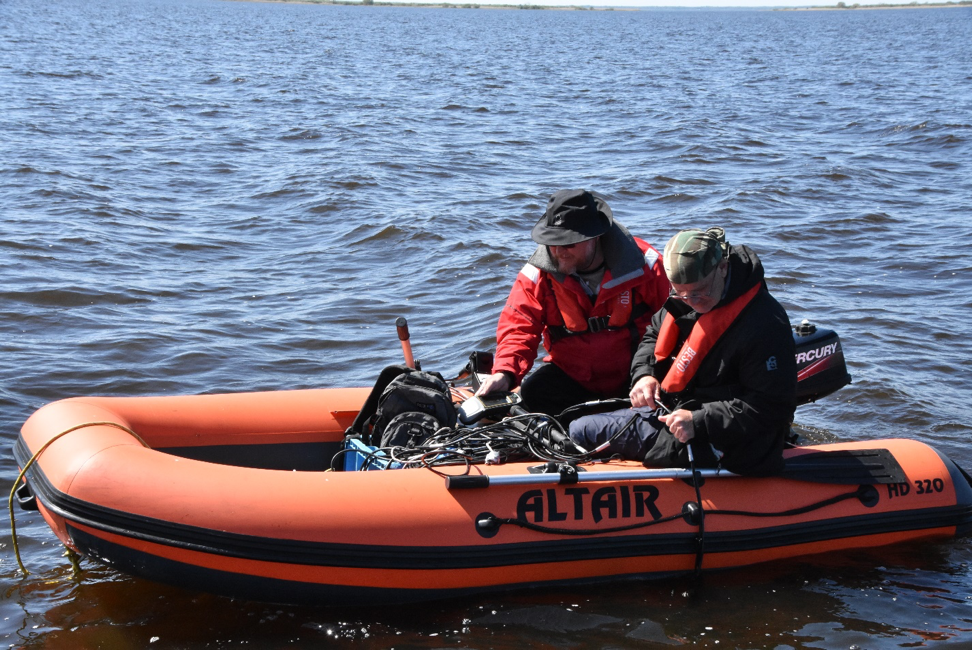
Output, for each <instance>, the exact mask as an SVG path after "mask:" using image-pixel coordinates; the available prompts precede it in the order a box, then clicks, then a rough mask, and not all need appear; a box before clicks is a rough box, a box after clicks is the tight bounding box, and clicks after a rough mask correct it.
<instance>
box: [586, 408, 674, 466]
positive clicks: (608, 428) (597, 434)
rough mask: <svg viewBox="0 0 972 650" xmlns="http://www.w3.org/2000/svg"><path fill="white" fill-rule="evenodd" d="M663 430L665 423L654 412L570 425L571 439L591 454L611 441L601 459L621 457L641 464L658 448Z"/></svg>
mask: <svg viewBox="0 0 972 650" xmlns="http://www.w3.org/2000/svg"><path fill="white" fill-rule="evenodd" d="M660 428H661V423H660V422H659V421H658V420H657V418H656V417H655V416H654V413H653V412H652V411H649V410H646V409H622V410H620V411H611V412H609V413H597V414H595V415H585V416H584V417H581V418H578V419H576V420H574V421H573V422H571V423H570V439H571V440H573V441H574V442H575V443H577V444H578V445H580V446H582V447H584V448H585V449H587V450H588V451H593V450H594V449H597V448H598V447H600V446H601V445H603V444H605V443H607V442H608V441H610V445H609V446H608V447H607V448H606V449H604V450H603V451H602V452H601V453H600V454H599V455H602V456H610V455H613V454H618V455H620V456H622V457H623V458H626V459H629V460H641V459H642V458H644V457H645V454H646V453H647V452H648V450H649V449H651V446H652V445H653V444H654V442H655V439H656V438H657V437H658V431H659V429H660ZM615 436H616V437H615Z"/></svg>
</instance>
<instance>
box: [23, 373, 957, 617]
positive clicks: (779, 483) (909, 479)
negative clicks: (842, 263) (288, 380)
mask: <svg viewBox="0 0 972 650" xmlns="http://www.w3.org/2000/svg"><path fill="white" fill-rule="evenodd" d="M368 395H369V389H364V388H362V389H319V390H299V391H280V392H266V393H250V394H225V395H201V396H182V397H122V398H97V397H82V398H72V399H66V400H62V401H58V402H55V403H52V404H49V405H47V406H45V407H43V408H41V409H40V410H39V411H37V412H36V413H35V414H34V415H33V416H32V417H31V418H30V419H29V420H28V421H27V422H26V423H25V425H24V427H23V430H22V432H21V435H20V437H19V439H18V441H17V443H16V448H15V454H16V457H17V460H18V462H19V463H20V465H21V467H24V466H25V465H26V464H27V463H28V462H29V459H31V457H32V456H34V455H35V454H37V453H38V452H39V451H41V450H42V448H43V451H42V453H40V455H39V456H38V458H37V460H36V462H35V463H33V464H32V465H31V466H30V467H29V468H28V471H27V472H26V481H27V488H29V490H30V491H31V492H32V493H33V498H36V507H37V508H38V509H39V510H40V512H41V513H42V515H43V516H44V518H45V519H46V520H47V522H48V523H49V524H50V526H51V528H52V529H53V531H54V533H55V534H56V535H57V536H58V538H60V540H61V541H62V542H63V543H64V544H65V545H67V546H68V547H70V548H71V549H74V550H76V551H77V552H79V553H80V554H82V555H84V556H87V557H88V558H91V559H94V560H97V561H100V562H103V563H105V564H107V565H110V566H112V567H115V568H117V569H118V570H120V571H124V572H129V573H131V574H135V575H139V576H144V577H147V578H150V579H153V580H158V581H161V582H166V583H173V584H178V585H182V586H184V587H188V588H190V589H195V590H204V591H209V592H215V593H220V594H225V595H229V596H234V597H240V598H246V599H254V600H261V601H268V602H280V603H318V604H351V603H369V604H373V603H378V602H389V601H411V600H422V599H435V598H446V597H453V596H458V595H464V594H470V593H475V592H484V591H490V590H503V589H511V588H521V587H528V586H530V587H533V586H545V585H561V584H568V583H582V582H591V581H606V580H617V579H620V578H646V577H658V576H665V575H672V574H678V573H684V572H693V571H696V570H702V571H705V570H710V569H725V568H728V567H740V566H745V565H751V564H754V563H759V562H766V561H770V560H779V559H783V558H792V557H796V556H802V555H809V554H814V553H824V552H833V551H840V550H844V549H856V548H864V547H874V546H880V545H885V544H892V543H897V542H905V541H913V540H936V539H948V538H951V537H955V536H959V535H966V534H968V533H969V531H970V526H972V487H970V482H969V477H968V476H967V475H966V474H965V473H964V472H963V471H962V470H961V469H959V468H958V467H957V466H956V465H955V464H954V463H952V462H951V461H950V460H949V459H948V458H946V457H944V456H943V455H942V454H940V453H938V452H936V451H935V450H934V449H933V448H931V447H929V446H927V445H925V444H922V443H920V442H917V441H913V440H877V441H871V442H862V443H846V444H835V445H820V446H816V447H805V448H796V449H791V450H788V451H787V452H786V453H787V456H788V461H787V467H788V472H787V474H786V476H787V477H786V478H772V479H767V478H759V479H757V478H743V477H737V476H733V475H728V474H726V473H725V472H720V471H717V470H707V471H699V472H697V473H695V474H694V475H693V473H692V472H691V471H689V470H646V469H644V468H643V467H641V465H640V464H638V463H634V462H619V461H611V462H603V463H588V464H582V465H581V466H579V467H578V468H577V469H576V470H574V469H572V468H571V467H570V466H561V467H559V468H558V467H553V466H546V467H541V469H550V468H553V470H554V471H552V472H549V471H541V472H539V473H533V472H536V467H537V466H538V462H537V461H534V462H532V463H531V462H509V463H505V464H496V465H485V464H484V465H475V466H472V467H464V466H453V467H438V468H433V469H430V468H427V467H417V468H411V469H386V470H385V471H342V470H341V467H340V466H341V463H338V465H339V467H338V471H327V470H328V469H329V468H330V466H331V461H332V458H333V457H334V455H335V454H339V453H340V454H343V455H348V454H346V453H345V452H339V450H340V449H341V448H342V445H344V444H346V443H345V438H344V434H345V430H346V429H347V428H348V426H349V425H350V424H351V423H352V421H353V420H354V418H355V416H356V414H357V413H358V411H359V410H361V409H362V405H363V404H364V403H365V400H366V399H367V397H368ZM63 432H67V433H63ZM59 434H63V435H60V437H57V436H58V435H59ZM136 434H137V435H136ZM55 438H56V439H55ZM45 446H46V448H45ZM355 453H357V452H355ZM366 453H367V452H366ZM359 460H360V459H359ZM359 464H360V463H359ZM345 465H347V464H345ZM541 465H542V464H541ZM531 468H533V469H531ZM27 488H24V490H26V489H27ZM22 496H23V498H24V502H25V505H29V504H30V498H31V497H30V495H27V494H22Z"/></svg>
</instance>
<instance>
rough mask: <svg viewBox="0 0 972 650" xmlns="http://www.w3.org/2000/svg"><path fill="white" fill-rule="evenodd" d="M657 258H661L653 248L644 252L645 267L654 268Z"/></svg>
mask: <svg viewBox="0 0 972 650" xmlns="http://www.w3.org/2000/svg"><path fill="white" fill-rule="evenodd" d="M659 257H661V255H659V254H658V251H656V250H655V249H654V248H649V249H648V250H646V251H645V265H646V266H647V267H648V268H649V269H653V268H655V262H657V261H658V258H659Z"/></svg>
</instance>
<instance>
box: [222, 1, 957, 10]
mask: <svg viewBox="0 0 972 650" xmlns="http://www.w3.org/2000/svg"><path fill="white" fill-rule="evenodd" d="M230 1H232V2H272V3H280V4H310V5H348V6H358V7H361V6H368V7H418V8H426V9H532V10H536V9H544V10H552V11H642V10H653V11H657V10H663V9H685V10H692V11H699V10H705V9H717V10H722V9H749V10H753V11H760V10H764V11H766V10H768V11H846V10H859V9H948V8H953V7H972V0H951V1H949V2H926V3H918V2H911V3H910V4H859V3H854V4H847V3H846V2H838V3H837V4H836V5H823V6H812V7H749V6H742V5H740V6H739V7H717V6H712V7H677V6H671V7H665V6H644V7H596V6H592V5H557V6H552V5H550V6H548V5H535V4H480V3H478V2H388V1H387V0H230Z"/></svg>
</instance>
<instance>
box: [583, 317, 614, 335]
mask: <svg viewBox="0 0 972 650" xmlns="http://www.w3.org/2000/svg"><path fill="white" fill-rule="evenodd" d="M609 321H610V316H591V317H590V318H588V319H587V329H588V331H589V332H591V333H592V334H597V333H598V332H600V331H602V330H606V329H607V328H608V322H609Z"/></svg>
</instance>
